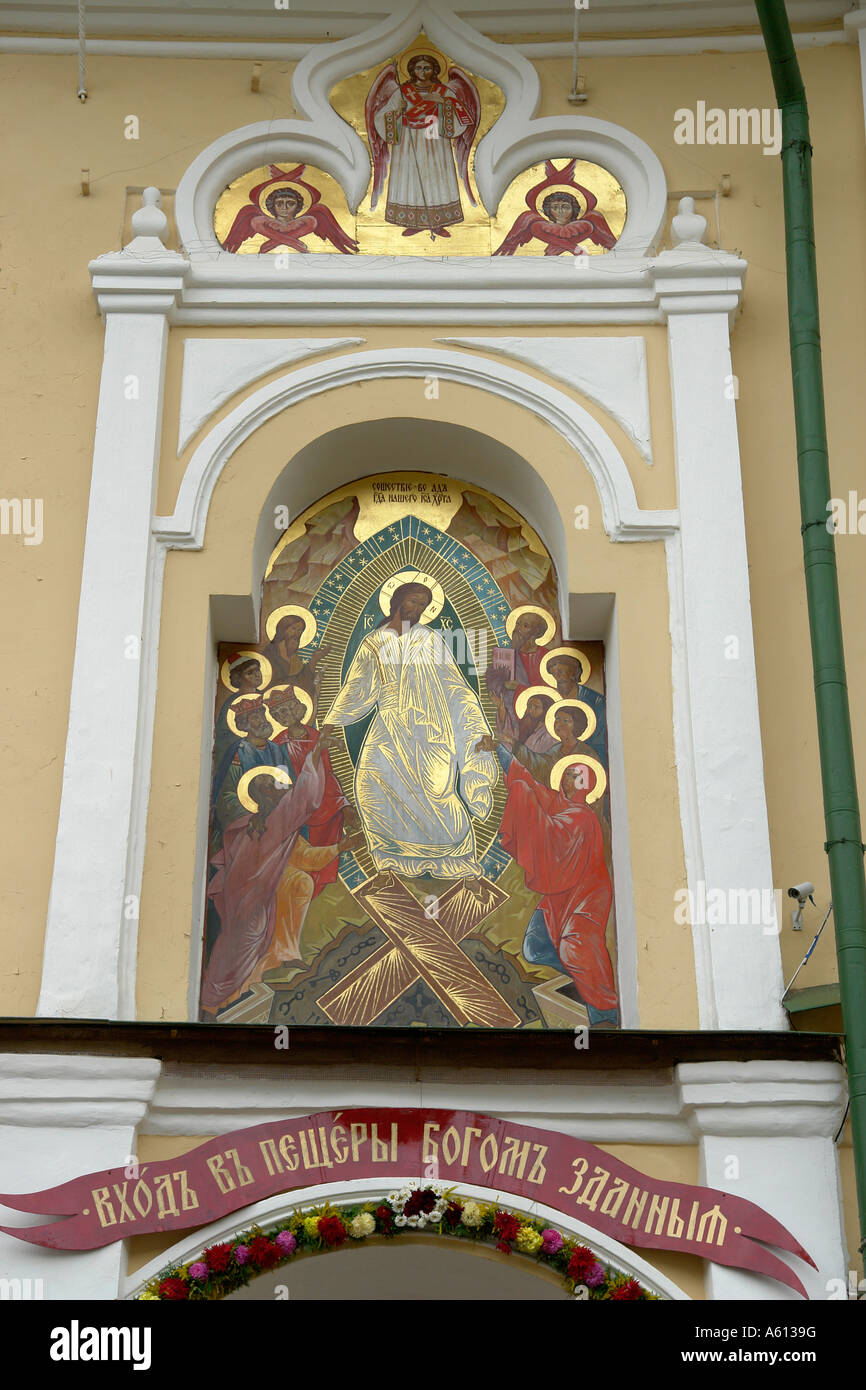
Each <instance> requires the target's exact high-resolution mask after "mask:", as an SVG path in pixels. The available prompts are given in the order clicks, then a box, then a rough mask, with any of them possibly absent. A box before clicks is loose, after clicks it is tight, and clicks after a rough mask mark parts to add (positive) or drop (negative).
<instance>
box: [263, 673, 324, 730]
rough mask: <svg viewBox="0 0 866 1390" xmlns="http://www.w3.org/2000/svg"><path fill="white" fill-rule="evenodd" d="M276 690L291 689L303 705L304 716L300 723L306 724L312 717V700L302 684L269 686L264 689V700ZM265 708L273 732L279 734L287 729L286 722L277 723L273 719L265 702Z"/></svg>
mask: <svg viewBox="0 0 866 1390" xmlns="http://www.w3.org/2000/svg"><path fill="white" fill-rule="evenodd" d="M277 690H291V691H292V693H293V695H294V696H295V699H296V700H300V702H301V704H302V705H303V706H304V717H303V719H302V720H301V723H302V724H308V723H309V721H310V719H311V718H312V717H313V701H312V697H311V696H310V695H309V693H308V692H307V691H306V690H304V688H303V686H300V685H291V684H286V685H272V686H271V688H270V690H266V691H265V700H266V701H267V698H268V696H269V695H273V694H274V692H275V691H277ZM266 709H267V712H268V719H269V720H270V721H271V728H272V729H273V731H274V733H275V734H281V733H282V732H283V729H287V728H288V725H287V724H278V723H277V721H276V719H275V718H274V716H273V715H272V714H271V709H270V705H267V704H266Z"/></svg>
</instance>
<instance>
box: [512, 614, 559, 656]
mask: <svg viewBox="0 0 866 1390" xmlns="http://www.w3.org/2000/svg"><path fill="white" fill-rule="evenodd" d="M524 613H535V614H536V616H537V617H539V618H543V619H544V621H545V623H546V624H547V626H546V629H545V633H544V636H543V637H536V639H535V642H536V645H537V646H542V647H543V646H544V644H545V642H549V641H550V639H551V637H552V636H553V634H554V632H555V631H556V623H555V622H554V620H553V618H552V617H551V615H550V614H549V613H548V611H547V609H546V608H537V607H536V605H535V604H534V603H524V604H523V605H522V606H521V607H520V608H512V610H511V612H510V613H509V614H508V617H507V618H506V619H505V631H506V632H507V633H508V636H509V637H513V636H514V628H515V626H516V624H517V619H518V618H520V617H522V615H523V614H524Z"/></svg>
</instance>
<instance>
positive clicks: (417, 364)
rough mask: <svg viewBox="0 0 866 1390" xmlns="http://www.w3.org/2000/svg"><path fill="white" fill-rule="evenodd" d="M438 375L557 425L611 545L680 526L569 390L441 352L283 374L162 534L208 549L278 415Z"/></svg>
mask: <svg viewBox="0 0 866 1390" xmlns="http://www.w3.org/2000/svg"><path fill="white" fill-rule="evenodd" d="M427 376H438V377H439V378H440V379H441V380H445V381H453V382H456V383H458V384H460V385H463V386H471V387H475V388H476V389H480V390H483V391H487V392H489V393H490V394H492V395H495V396H500V397H502V398H503V399H505V400H509V401H511V402H513V403H514V404H515V405H518V406H521V407H522V408H524V409H527V410H530V411H531V412H532V413H533V414H535V415H538V416H540V418H541V419H543V420H545V421H546V422H547V423H548V424H549V425H551V426H552V427H553V428H554V429H555V430H556V431H557V432H558V433H559V434H561V435H562V436H563V438H564V439H565V440H566V441H567V442H568V443H569V444H570V445H571V446H572V448H574V449H575V450H576V451H577V453H578V454H579V455H580V456H581V457H582V458H583V459H584V461H585V462H586V465H587V467H588V469H589V471H590V473H591V475H592V477H593V481H594V482H595V485H596V488H597V490H598V494H599V500H600V503H601V509H602V520H603V523H604V528H605V531H606V532H607V534H608V535H609V536H610V538H611V540H622V541H629V540H648V539H653V540H657V539H661V538H663V537H664V536H667V535H669V534H671V533H672V532H674V531H675V530H676V529H677V525H678V521H677V514H676V512H674V511H650V510H642V509H641V508H640V507H638V505H637V499H636V496H635V491H634V484H633V483H632V480H631V476H630V474H629V471H628V468H627V466H626V463H625V461H624V459H623V457H622V455H621V454H620V452H619V450H618V449H617V448H616V446H615V445H614V443H613V442H612V440H611V439H610V438H609V437H608V435H607V434H606V433H605V431H604V430H603V429H602V427H601V426H600V425H599V424H598V422H597V421H596V420H595V419H594V418H593V417H592V416H591V415H590V414H589V412H588V411H586V410H585V409H584V408H583V407H582V406H581V405H579V404H578V403H577V402H576V401H573V400H572V399H571V398H570V397H569V396H566V395H565V394H564V392H562V391H559V390H557V389H556V388H555V387H552V386H548V385H547V383H546V382H543V381H538V380H537V379H536V378H534V377H530V376H528V375H527V373H525V372H520V371H517V370H515V369H514V368H513V367H508V366H505V365H504V364H502V363H501V362H494V361H492V360H491V359H488V358H483V357H480V356H477V355H472V356H470V355H469V354H468V353H465V352H454V351H451V350H445V349H434V348H401V347H399V346H395V347H392V348H382V349H377V350H375V351H366V352H356V353H345V354H341V355H339V356H337V357H331V358H328V359H327V360H325V361H323V362H315V363H312V364H311V365H310V366H307V367H302V368H299V369H297V370H295V371H292V372H289V373H288V374H287V375H285V376H282V377H278V378H277V379H275V380H274V381H272V382H268V383H267V385H265V386H263V387H261V388H260V389H259V390H258V391H256V392H255V393H253V394H252V395H250V396H248V397H246V399H245V400H243V401H242V402H241V403H240V404H239V405H238V406H236V407H235V409H234V410H233V411H231V412H230V413H229V414H228V415H226V416H224V418H223V419H222V420H220V421H218V422H217V423H216V424H215V425H214V427H213V428H212V429H211V430H210V431H209V433H208V434H207V435H206V436H205V438H204V439H203V440H202V441H201V443H200V444H199V446H198V448H197V449H196V450H195V451H194V453H193V455H192V457H191V458H190V460H189V462H188V464H187V467H186V470H185V472H184V476H183V479H182V480H181V485H180V488H179V490H178V496H177V502H176V504H175V509H174V512H173V513H172V515H171V516H159V517H154V523H153V524H154V533H155V535H156V536H157V538H158V539H159V540H160V541H161V542H162V544H164V545H167V546H170V547H172V548H181V549H194V550H195V549H200V547H201V546H202V544H203V541H204V530H205V524H206V520H207V512H208V508H209V505H210V499H211V496H212V494H213V490H214V487H215V486H216V483H217V481H218V479H219V476H220V474H221V472H222V470H223V468H224V467H225V465H226V463H227V461H228V459H229V458H230V457H231V456H232V454H233V453H234V452H235V451H236V450H237V449H238V448H239V447H240V445H241V444H242V443H243V442H244V440H245V439H248V438H249V436H250V435H251V434H252V433H253V432H254V431H255V430H257V429H259V428H260V427H261V426H262V425H263V424H264V423H265V422H266V421H267V420H270V419H272V418H273V416H274V415H277V414H279V413H280V412H281V411H283V410H286V409H288V408H289V407H290V406H292V405H294V404H296V403H297V402H298V401H300V400H306V399H308V398H309V397H312V396H316V395H319V394H320V393H321V392H323V391H333V390H335V389H336V388H338V387H341V386H348V385H353V384H355V383H356V382H359V381H381V380H382V379H387V378H400V377H409V378H413V377H414V378H418V377H421V378H424V377H427Z"/></svg>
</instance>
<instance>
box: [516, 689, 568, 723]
mask: <svg viewBox="0 0 866 1390" xmlns="http://www.w3.org/2000/svg"><path fill="white" fill-rule="evenodd" d="M533 695H546V696H547V698H548V700H553V704H552V705H551V706H550V708H551V709H555V708H556V706H557V705H558V704H559V703H560V697H559V695H558V694H557V691H556V687H555V686H550V685H528V686H527V687H526V689H525V690H519V691H518V692H517V699H516V700H515V701H514V713H515V714H516V715H517V718H518V719H522V718H523V716H524V714H525V713H526V706H527V705H528V704H529V701H530V700H531V699H532V697H533ZM568 703H569V704H570V705H573V704H574V701H573V700H569V702H568ZM547 713H548V714H549V713H550V711H549V710H548V711H547ZM545 723H546V716H545Z"/></svg>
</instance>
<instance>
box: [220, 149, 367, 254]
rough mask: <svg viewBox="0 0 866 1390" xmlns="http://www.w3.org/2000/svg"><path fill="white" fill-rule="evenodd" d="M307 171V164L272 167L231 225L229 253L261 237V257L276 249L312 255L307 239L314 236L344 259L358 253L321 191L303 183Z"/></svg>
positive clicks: (227, 248)
mask: <svg viewBox="0 0 866 1390" xmlns="http://www.w3.org/2000/svg"><path fill="white" fill-rule="evenodd" d="M305 168H306V165H305V164H299V165H298V166H297V168H295V169H291V170H289V171H288V172H286V171H285V170H284V169H280V168H279V167H278V166H277V165H276V164H272V165H271V178H269V179H266V180H265V182H264V183H259V184H257V185H256V187H255V188H251V189H250V192H249V202H248V203H246V204H245V205H244V206H243V207H242V208H241V209H240V211H239V212H238V214H237V216H236V218H235V220H234V222H233V223H232V225H231V229H230V231H229V233H228V235H227V236H226V239H225V241H224V242H223V246H224V247H225V249H226V251H237V250H238V249H239V247H240V246H242V245H243V243H244V242H245V241H246V240H247V238H248V237H251V236H255V235H256V234H258V235H260V236H263V237H265V241H264V242H263V243H262V245H261V246H260V247H259V253H260V254H261V253H263V252H266V251H272V250H273V249H274V248H275V247H277V246H287V247H289V249H290V250H292V251H302V252H305V253H306V254H309V250H310V248H309V246H305V245H304V238H305V237H308V236H310V234H311V233H315V235H316V236H318V237H321V239H322V240H323V241H329V242H330V243H331V245H332V246H335V247H336V249H337V250H338V251H340V252H342V254H343V255H344V256H350V255H352V254H353V253H354V252H356V251H357V250H358V243H357V241H355V240H354V239H353V238H352V237H350V236H347V235H346V233H345V232H344V231H343V229H342V227H341V226H340V224H339V223H338V221H337V219H336V217H335V216H334V214H333V213H332V212H331V210H330V208H328V207H326V206H325V204H324V203H323V202H322V201H321V198H322V195H321V193H320V191H319V190H318V189H317V188H315V187H314V186H313V185H312V184H311V183H305V182H304V180H303V179H302V177H301V175H302V174H303V172H304V170H305Z"/></svg>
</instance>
